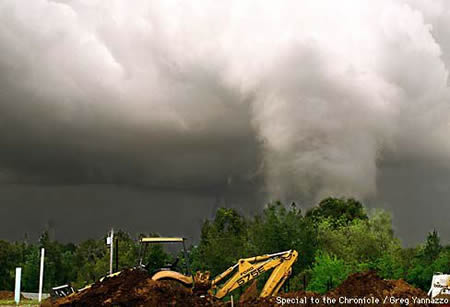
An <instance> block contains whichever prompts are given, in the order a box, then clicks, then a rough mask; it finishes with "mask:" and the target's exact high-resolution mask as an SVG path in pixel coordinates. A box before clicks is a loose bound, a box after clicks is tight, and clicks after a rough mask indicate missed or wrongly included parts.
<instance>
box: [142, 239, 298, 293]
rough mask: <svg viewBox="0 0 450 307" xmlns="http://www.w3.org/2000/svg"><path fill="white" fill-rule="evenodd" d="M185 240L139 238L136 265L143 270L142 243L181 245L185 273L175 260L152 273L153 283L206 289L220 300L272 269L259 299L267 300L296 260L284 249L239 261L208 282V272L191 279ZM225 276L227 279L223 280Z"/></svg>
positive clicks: (293, 251) (292, 252)
mask: <svg viewBox="0 0 450 307" xmlns="http://www.w3.org/2000/svg"><path fill="white" fill-rule="evenodd" d="M185 240H186V239H185V238H141V239H140V243H141V247H142V246H144V247H143V248H141V250H142V252H140V254H141V255H140V265H141V267H145V265H144V264H143V263H142V259H143V258H144V254H145V250H146V244H148V243H177V242H178V243H182V244H183V249H184V258H185V274H183V273H180V272H177V271H175V267H176V264H177V263H178V259H177V260H175V262H174V263H173V264H171V265H169V266H167V267H164V268H161V269H158V270H157V271H156V272H152V279H153V280H172V281H176V282H178V283H181V284H183V285H184V286H187V287H193V289H194V291H195V289H206V291H207V292H209V293H210V294H211V295H214V296H215V297H217V298H219V299H221V298H223V297H225V296H226V295H228V294H229V293H231V292H232V291H233V290H235V289H237V288H239V287H241V286H243V285H245V284H247V283H248V282H250V281H252V280H255V279H256V278H258V277H259V276H261V275H262V274H263V273H264V272H267V271H270V270H272V269H273V271H272V273H271V275H270V277H269V279H268V280H267V282H266V283H265V285H264V287H263V289H262V291H261V293H260V295H259V296H260V297H267V296H271V295H276V294H277V293H278V291H279V290H280V288H281V286H282V285H283V284H284V283H285V281H286V280H287V279H288V278H289V276H290V275H291V273H292V265H293V264H294V263H295V261H297V258H298V253H297V251H295V250H288V251H284V252H279V253H274V254H268V255H262V256H256V257H250V258H244V259H240V260H239V261H238V262H237V263H236V264H234V265H233V266H231V267H229V268H228V269H227V270H226V271H224V272H223V273H221V274H219V275H218V276H217V277H215V278H214V279H212V280H210V273H209V272H205V273H202V272H197V273H196V274H195V276H193V275H192V273H191V272H190V268H189V261H188V257H187V251H186V245H185V243H184V242H185ZM227 277H229V278H228V279H227Z"/></svg>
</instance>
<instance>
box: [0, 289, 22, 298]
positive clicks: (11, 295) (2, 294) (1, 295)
mask: <svg viewBox="0 0 450 307" xmlns="http://www.w3.org/2000/svg"><path fill="white" fill-rule="evenodd" d="M13 299H14V292H13V291H0V300H13ZM20 299H21V300H24V299H25V297H24V296H23V295H22V294H20Z"/></svg>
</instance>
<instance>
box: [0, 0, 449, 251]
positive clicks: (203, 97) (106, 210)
mask: <svg viewBox="0 0 450 307" xmlns="http://www.w3.org/2000/svg"><path fill="white" fill-rule="evenodd" d="M449 29H450V3H449V2H447V1H443V0H442V1H433V2H430V1H421V0H411V1H387V0H386V1H339V2H336V1H317V0H315V1H301V2H299V1H285V2H283V3H275V2H273V1H270V2H267V3H263V2H261V1H226V2H215V1H191V2H189V3H187V2H183V1H133V2H132V3H130V2H128V1H124V0H117V1H102V0H97V1H84V0H59V1H56V0H54V1H49V0H34V1H26V0H3V1H1V2H0V148H1V150H0V191H1V192H0V212H2V216H3V215H11V216H12V219H11V224H9V222H6V221H5V223H3V225H0V236H2V237H6V238H11V239H18V238H21V236H22V235H23V232H25V231H26V232H31V233H33V232H39V231H40V230H42V228H43V227H44V225H45V224H46V223H47V224H51V225H53V226H52V227H55V228H56V229H57V236H58V238H59V239H62V240H69V239H70V240H79V239H82V238H84V237H85V236H94V235H98V234H99V233H101V232H102V231H104V229H106V228H107V227H110V226H113V225H120V227H123V228H125V229H130V230H131V231H160V232H165V233H167V232H171V231H172V232H176V233H181V234H183V233H188V235H190V236H193V237H195V236H196V235H198V230H197V229H198V228H199V224H200V223H201V220H202V219H204V218H207V217H210V216H211V215H212V214H213V212H214V209H215V208H217V206H221V205H227V206H233V207H238V208H240V210H242V211H243V212H245V213H248V214H251V213H253V212H255V211H258V210H259V209H260V208H261V207H262V206H263V204H264V203H265V202H266V201H268V200H271V199H282V200H284V201H292V200H295V201H297V202H299V203H300V204H302V206H303V207H310V206H311V205H312V204H313V203H314V202H315V201H317V200H319V199H321V198H323V197H327V196H337V197H341V196H349V197H356V198H359V199H362V200H364V201H365V202H366V203H367V204H369V206H372V207H385V208H388V209H389V210H390V211H392V212H393V217H394V223H395V226H396V230H397V232H398V234H399V235H400V237H401V238H402V240H403V241H404V242H406V243H407V244H409V243H414V242H417V241H421V240H423V239H424V238H425V235H426V232H427V231H430V230H432V229H433V228H436V229H437V230H438V231H439V232H440V233H441V235H442V238H443V240H444V241H448V240H450V237H449V236H448V234H449V233H450V228H449V223H448V219H449V218H450V213H449V212H450V211H449V210H448V209H449V205H448V202H447V200H448V199H449V197H450V188H449V187H450V138H449V135H450V82H449V78H448V72H449V67H450V30H449ZM406 212H407V213H406ZM432 212H434V213H432ZM437 212H439V214H436V213H437ZM87 215H90V216H89V217H87ZM24 216H27V218H25V220H26V223H25V224H26V225H25V226H23V227H24V228H23V227H21V228H20V229H19V228H17V226H13V225H14V223H13V220H14V219H22V220H24V218H23V217H24ZM69 217H70V218H69ZM94 217H95V218H94ZM147 218H148V220H147ZM180 220H182V221H183V222H180V223H177V221H180ZM49 221H51V222H49ZM147 221H148V224H147ZM168 224H175V225H173V227H175V228H173V227H172V228H169V227H168ZM69 225H70V226H69ZM81 225H83V227H81V228H83V230H81V231H80V230H79V229H78V230H77V231H76V230H74V228H80V226H81ZM89 225H91V226H89ZM176 225H177V226H176ZM411 225H414V232H411V231H410V227H411Z"/></svg>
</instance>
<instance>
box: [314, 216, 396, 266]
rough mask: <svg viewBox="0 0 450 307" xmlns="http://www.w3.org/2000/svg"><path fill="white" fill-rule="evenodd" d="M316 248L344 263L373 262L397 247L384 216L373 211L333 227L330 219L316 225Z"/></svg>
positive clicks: (389, 225) (389, 224)
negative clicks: (317, 246) (318, 247)
mask: <svg viewBox="0 0 450 307" xmlns="http://www.w3.org/2000/svg"><path fill="white" fill-rule="evenodd" d="M318 241H319V245H320V248H321V249H322V250H323V251H326V252H328V253H330V254H333V255H336V256H337V257H338V258H340V259H343V260H345V261H346V262H347V263H352V264H356V263H373V262H375V261H376V260H377V259H379V258H380V257H382V256H383V255H385V254H386V253H387V252H389V251H391V250H394V249H397V248H399V247H400V242H399V241H398V240H397V239H395V238H394V236H393V231H392V224H391V219H390V216H389V214H388V213H386V212H384V211H376V212H374V214H373V215H372V216H371V217H370V218H369V219H363V220H360V219H354V220H353V221H351V222H349V223H348V224H341V225H339V226H337V224H336V223H335V222H334V221H331V220H330V218H326V219H323V220H322V222H320V224H318Z"/></svg>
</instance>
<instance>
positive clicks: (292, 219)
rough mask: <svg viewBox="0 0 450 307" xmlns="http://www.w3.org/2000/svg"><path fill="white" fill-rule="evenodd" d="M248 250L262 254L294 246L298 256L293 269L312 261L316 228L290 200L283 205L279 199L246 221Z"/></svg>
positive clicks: (303, 266) (254, 253)
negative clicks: (287, 206)
mask: <svg viewBox="0 0 450 307" xmlns="http://www.w3.org/2000/svg"><path fill="white" fill-rule="evenodd" d="M248 229H249V230H248V246H247V250H248V252H247V254H251V255H262V254H270V253H274V252H281V251H286V250H290V249H295V250H297V251H298V252H299V259H298V260H297V263H296V264H295V267H294V269H296V270H297V271H300V270H303V269H305V268H307V267H308V266H309V265H311V264H312V262H313V261H314V254H315V252H316V247H317V245H316V241H317V240H316V231H315V228H314V226H313V224H312V222H311V221H310V220H308V219H305V218H304V217H303V215H302V213H301V210H300V209H297V206H296V205H295V203H293V204H292V205H291V206H290V207H289V209H286V208H285V206H284V205H283V204H282V203H281V202H275V203H272V204H269V205H267V207H266V208H265V209H264V211H263V213H262V215H261V216H259V215H257V216H255V218H254V219H253V220H252V221H251V222H250V223H249V227H248Z"/></svg>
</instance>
